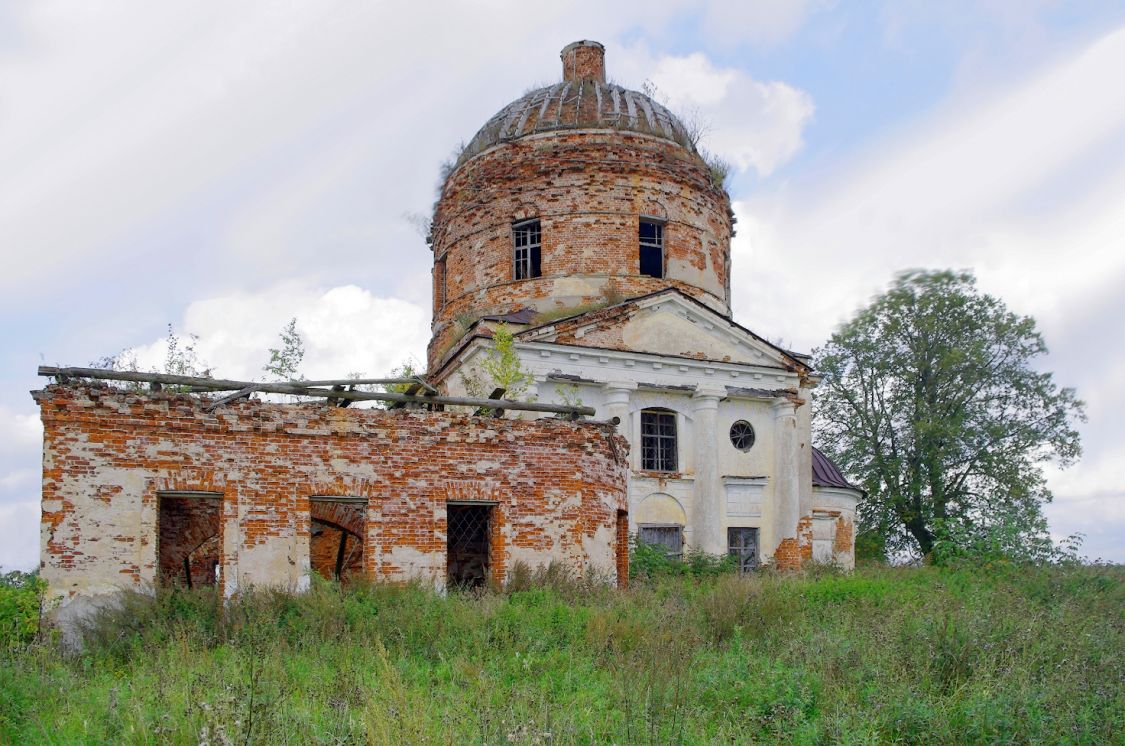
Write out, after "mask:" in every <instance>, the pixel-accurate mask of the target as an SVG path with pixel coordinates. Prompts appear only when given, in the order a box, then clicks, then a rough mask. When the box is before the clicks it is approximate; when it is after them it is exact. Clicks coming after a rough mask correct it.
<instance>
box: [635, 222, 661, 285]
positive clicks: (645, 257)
mask: <svg viewBox="0 0 1125 746" xmlns="http://www.w3.org/2000/svg"><path fill="white" fill-rule="evenodd" d="M640 247H641V274H642V275H648V276H649V277H663V276H664V224H663V223H658V222H656V221H654V220H642V221H641V228H640Z"/></svg>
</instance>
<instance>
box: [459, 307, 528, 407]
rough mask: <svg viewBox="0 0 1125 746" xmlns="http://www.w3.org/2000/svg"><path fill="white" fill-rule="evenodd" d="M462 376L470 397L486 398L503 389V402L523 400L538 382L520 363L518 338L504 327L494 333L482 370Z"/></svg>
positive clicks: (497, 327)
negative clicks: (530, 388)
mask: <svg viewBox="0 0 1125 746" xmlns="http://www.w3.org/2000/svg"><path fill="white" fill-rule="evenodd" d="M460 375H461V384H462V385H463V386H464V387H465V391H466V392H468V394H469V396H476V397H486V396H490V395H491V394H492V391H493V390H495V389H500V390H503V392H504V397H503V398H505V399H510V400H513V401H519V400H520V399H521V398H523V397H524V396H525V395H526V394H527V390H528V388H529V387H530V386H531V385H532V384H533V383H535V378H534V377H533V376H532V375H531V374H530V373H528V372H527V371H526V370H524V368H523V364H522V363H520V358H519V354H518V353H517V352H516V337H515V334H514V333H513V332H512V330H511V329H510V328H509V327H508V325H507V324H503V323H501V324H497V325H496V328H495V329H493V330H492V344H491V346H490V347H489V349H488V352H487V353H485V355H484V356H483V357H482V358H481V361H480V365H479V367H478V368H476V369H474V370H473V371H471V372H469V373H465V372H464V371H462V372H461V374H460Z"/></svg>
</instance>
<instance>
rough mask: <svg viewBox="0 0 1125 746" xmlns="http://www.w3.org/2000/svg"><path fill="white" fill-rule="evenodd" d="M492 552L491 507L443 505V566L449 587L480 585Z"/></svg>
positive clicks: (483, 582) (486, 576) (477, 586)
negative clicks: (444, 517) (444, 542)
mask: <svg viewBox="0 0 1125 746" xmlns="http://www.w3.org/2000/svg"><path fill="white" fill-rule="evenodd" d="M491 554H492V506H491V505H449V506H447V508H446V569H447V573H448V579H449V587H450V588H461V589H471V588H481V587H483V586H484V585H485V584H486V583H487V582H488V573H489V565H490V563H489V559H490V557H491Z"/></svg>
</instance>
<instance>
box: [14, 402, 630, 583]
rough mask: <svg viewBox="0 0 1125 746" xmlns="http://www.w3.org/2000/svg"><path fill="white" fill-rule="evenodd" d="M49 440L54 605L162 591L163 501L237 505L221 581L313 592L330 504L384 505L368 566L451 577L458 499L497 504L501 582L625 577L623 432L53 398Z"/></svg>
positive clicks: (319, 409)
mask: <svg viewBox="0 0 1125 746" xmlns="http://www.w3.org/2000/svg"><path fill="white" fill-rule="evenodd" d="M33 396H34V397H35V399H36V401H37V402H38V403H39V405H40V409H41V414H42V419H43V426H44V448H43V454H44V455H43V502H42V505H43V520H42V547H41V571H42V576H43V578H44V579H45V580H46V581H47V583H48V586H49V595H50V596H51V597H52V598H53V599H62V600H63V601H64V602H65V601H66V600H69V599H72V598H76V597H87V598H88V597H90V596H98V595H103V594H108V593H112V592H114V591H116V590H117V589H119V588H122V587H132V588H144V587H147V586H149V585H151V584H153V583H154V582H156V581H157V573H158V567H157V515H158V500H159V495H160V494H161V493H162V492H168V491H177V492H207V493H215V494H216V495H218V496H219V497H220V498H221V514H220V515H221V518H220V522H221V526H222V531H221V537H222V542H221V545H222V550H221V552H220V555H221V559H220V561H221V568H220V570H221V572H220V575H221V577H222V580H223V585H224V591H225V593H226V594H228V595H230V594H232V593H235V592H236V591H237V590H238V588H240V587H243V586H245V585H247V584H261V585H272V586H282V587H287V588H292V589H299V588H302V587H304V586H305V585H306V584H307V582H308V576H309V573H310V565H309V537H310V500H309V498H310V497H312V496H332V495H338V496H346V497H360V498H364V499H365V500H366V511H367V512H366V523H365V527H364V531H365V533H366V536H365V551H364V570H365V571H366V573H367V574H369V575H370V576H372V577H375V578H377V579H382V580H389V581H403V580H406V579H410V578H422V579H424V580H427V581H430V582H432V583H433V584H434V585H435V586H438V587H440V586H442V585H443V584H444V579H445V571H446V567H445V557H446V547H445V541H446V533H445V528H446V526H445V516H446V503H447V501H449V500H455V501H456V500H469V501H486V502H494V503H496V508H495V510H494V515H495V518H496V521H497V525H496V531H495V534H494V537H495V541H494V547H493V552H494V556H495V557H496V559H497V561H496V562H495V563H494V564H493V567H492V572H493V579H494V580H496V581H501V582H502V581H503V580H504V579H505V577H506V573H507V571H508V570H509V569H510V567H511V564H512V563H513V562H515V561H519V560H523V561H527V562H529V563H532V564H543V563H546V562H549V561H551V560H556V561H560V562H563V563H565V564H567V565H570V566H571V567H573V568H575V569H578V570H585V569H586V568H597V569H599V570H600V571H601V572H604V573H605V574H607V575H610V576H612V575H613V573H614V568H615V566H616V562H617V557H616V556H615V548H616V546H615V545H616V531H617V514H618V511H619V510H627V509H628V503H627V496H626V482H627V453H628V446H627V444H626V442H625V440H624V439H623V438H621V437H620V436H618V435H616V434H615V433H614V432H613V430H612V427H611V426H609V425H606V424H599V423H589V422H570V421H564V420H556V419H538V420H530V421H525V420H507V419H494V418H488V417H472V416H469V415H465V414H455V413H440V412H439V413H429V412H419V411H407V410H395V411H383V410H371V409H351V408H333V407H327V406H324V405H323V404H308V405H285V404H266V403H261V402H253V401H240V402H235V403H232V404H229V405H227V406H225V407H222V408H220V409H218V410H216V411H215V412H214V413H208V412H205V411H204V409H203V404H201V402H200V401H199V400H197V399H194V398H192V397H189V396H186V395H176V394H167V393H164V394H153V393H135V392H123V391H120V390H116V389H111V388H108V387H100V386H95V385H52V386H49V387H47V388H46V389H45V390H43V391H38V392H34V394H33Z"/></svg>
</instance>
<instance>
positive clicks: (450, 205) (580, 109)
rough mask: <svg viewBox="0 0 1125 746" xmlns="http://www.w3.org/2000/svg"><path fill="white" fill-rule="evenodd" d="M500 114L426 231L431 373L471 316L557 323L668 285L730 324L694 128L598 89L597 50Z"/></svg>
mask: <svg viewBox="0 0 1125 746" xmlns="http://www.w3.org/2000/svg"><path fill="white" fill-rule="evenodd" d="M561 57H562V63H563V64H562V67H563V70H562V73H563V74H562V80H561V81H560V82H558V83H556V84H554V85H550V86H546V87H543V88H537V89H536V90H533V91H531V92H530V93H527V94H525V95H523V96H521V97H520V98H518V99H517V100H516V101H514V102H512V103H511V104H509V105H508V106H505V107H504V108H503V109H501V110H500V112H499V113H497V114H496V115H495V116H494V117H492V118H491V119H490V120H489V121H488V122H487V123H486V124H485V125H484V127H482V128H481V129H480V131H479V132H477V134H476V136H474V137H473V139H472V140H471V141H470V142H469V144H468V145H467V146H466V147H465V149H464V152H463V153H461V155H460V156H459V157H458V159H457V162H456V163H455V164H454V165H453V167H452V168H451V169H449V171H448V172H447V173H446V174H445V178H444V179H443V182H442V185H441V192H440V195H439V197H438V201H437V202H436V203H435V205H434V217H433V220H432V222H431V226H430V247H431V249H432V250H433V255H434V273H433V282H434V285H433V287H434V306H433V323H432V326H431V330H432V338H431V340H430V347H429V354H428V361H429V367H430V369H431V370H436V369H437V368H438V366H439V365H440V364H441V362H442V360H444V359H445V358H446V356H447V355H450V354H453V353H454V352H455V348H454V345H455V344H456V343H457V342H458V340H460V339H462V338H463V335H464V334H466V333H467V331H468V330H469V329H471V328H472V327H473V325H474V324H475V323H476V322H477V321H480V320H484V319H491V318H503V319H506V320H508V321H509V323H515V322H514V321H513V319H514V318H516V317H517V316H519V317H520V318H524V317H527V318H528V319H530V318H537V317H538V318H540V319H541V318H543V317H546V316H551V317H554V318H559V317H561V316H564V315H572V314H573V313H574V312H575V311H576V310H578V309H587V310H589V309H592V308H600V307H605V306H606V305H610V304H612V303H614V302H616V301H618V300H619V299H622V298H636V297H640V296H643V295H648V294H650V293H654V292H657V291H660V290H664V289H666V288H670V287H671V288H676V289H678V290H680V291H682V292H684V293H685V294H687V295H690V296H691V297H693V298H695V299H696V300H699V301H700V302H701V303H703V304H705V305H707V306H709V307H710V308H712V309H714V310H715V311H717V312H718V313H720V314H722V315H724V316H729V315H730V237H731V231H732V225H733V224H732V215H731V211H730V198H729V197H728V195H727V193H726V192H725V191H724V190H723V187H722V183H721V178H716V175H715V171H713V170H712V169H711V168H710V167H709V166H708V164H707V163H705V162H704V160H703V158H702V157H700V154H699V152H698V151H697V150H696V148H695V146H694V144H693V143H692V140H691V137H690V136H689V134H690V133H689V132H688V131H687V130H686V128H685V127H684V125H683V123H682V122H681V121H680V120H678V119H677V118H676V117H675V116H674V115H673V114H672V113H671V112H669V111H668V109H667V108H665V107H664V106H662V105H660V104H659V103H657V102H656V101H653V100H652V98H651V97H649V96H647V95H645V94H643V93H638V92H637V91H631V90H628V89H627V88H623V87H621V86H619V85H616V84H613V83H609V82H607V81H606V75H605V49H604V47H602V45H601V44H598V43H597V42H593V41H579V42H575V43H573V44H569V45H567V47H566V48H565V49H563V51H562V55H561Z"/></svg>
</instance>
